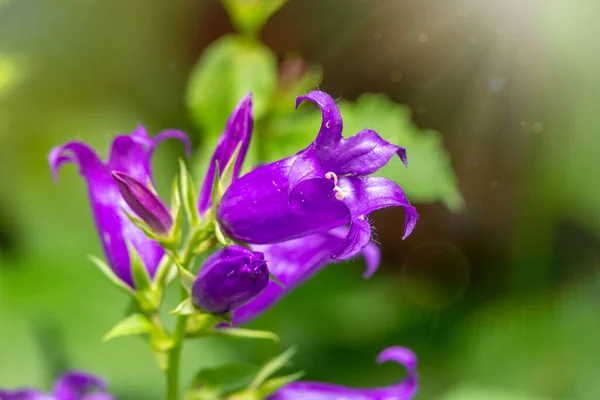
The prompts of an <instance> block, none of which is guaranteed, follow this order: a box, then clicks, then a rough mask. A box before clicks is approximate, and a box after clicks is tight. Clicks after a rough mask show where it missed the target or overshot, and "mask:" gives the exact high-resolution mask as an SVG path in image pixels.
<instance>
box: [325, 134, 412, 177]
mask: <svg viewBox="0 0 600 400" xmlns="http://www.w3.org/2000/svg"><path fill="white" fill-rule="evenodd" d="M396 154H397V155H398V157H400V159H401V160H402V162H403V163H404V165H406V166H408V160H407V158H406V150H405V149H404V148H403V147H399V146H396V145H393V144H391V143H388V142H386V141H385V140H383V139H382V138H381V136H379V134H378V133H377V132H375V131H372V130H369V129H365V130H364V131H361V132H359V133H357V134H356V135H354V136H352V137H350V138H348V139H342V140H340V141H339V143H337V144H336V145H335V146H334V147H332V148H331V149H328V150H327V151H322V152H319V156H320V159H321V163H322V167H323V169H324V170H327V171H334V172H335V173H337V174H338V175H357V176H364V175H370V174H372V173H374V172H376V171H378V170H380V169H381V168H383V166H385V164H387V162H388V161H389V160H390V158H392V157H393V156H394V155H396Z"/></svg>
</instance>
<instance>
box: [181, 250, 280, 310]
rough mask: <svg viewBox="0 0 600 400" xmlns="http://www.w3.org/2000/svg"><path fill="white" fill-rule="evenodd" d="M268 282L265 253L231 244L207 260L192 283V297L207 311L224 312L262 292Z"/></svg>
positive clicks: (194, 301) (198, 305)
mask: <svg viewBox="0 0 600 400" xmlns="http://www.w3.org/2000/svg"><path fill="white" fill-rule="evenodd" d="M268 283H269V270H268V269H267V262H266V261H265V259H264V256H263V254H262V253H259V252H256V251H251V250H248V249H247V248H245V247H242V246H238V245H231V246H228V247H225V248H224V249H221V250H219V251H217V252H215V253H214V254H213V255H211V256H210V257H209V258H208V259H207V260H206V262H205V263H204V266H203V267H202V269H201V270H200V272H199V273H198V276H197V277H196V280H195V281H194V285H193V286H192V301H193V303H194V305H195V306H196V307H199V308H201V309H202V310H204V311H206V312H209V313H213V314H222V313H226V312H229V311H231V310H234V309H236V308H237V307H240V306H242V305H244V304H246V303H247V302H249V301H250V300H252V299H253V298H255V297H256V296H258V295H259V294H260V292H262V291H263V290H264V289H265V288H266V287H267V284H268Z"/></svg>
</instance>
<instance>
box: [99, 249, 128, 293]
mask: <svg viewBox="0 0 600 400" xmlns="http://www.w3.org/2000/svg"><path fill="white" fill-rule="evenodd" d="M88 259H89V260H90V261H91V262H92V263H94V265H96V266H97V267H98V269H99V270H100V271H102V273H103V274H104V276H106V277H107V278H108V280H110V281H111V282H112V283H114V284H115V285H116V286H117V287H118V288H119V289H122V290H124V291H125V292H126V293H127V294H129V295H131V296H136V294H137V293H136V292H135V291H134V290H133V289H132V288H131V287H130V286H129V285H128V284H126V283H125V282H123V281H122V280H121V279H120V278H119V277H118V276H117V275H116V274H115V273H114V272H113V270H112V269H111V268H110V266H109V265H108V264H107V263H105V262H104V261H103V260H101V259H99V258H98V257H96V256H92V255H89V256H88Z"/></svg>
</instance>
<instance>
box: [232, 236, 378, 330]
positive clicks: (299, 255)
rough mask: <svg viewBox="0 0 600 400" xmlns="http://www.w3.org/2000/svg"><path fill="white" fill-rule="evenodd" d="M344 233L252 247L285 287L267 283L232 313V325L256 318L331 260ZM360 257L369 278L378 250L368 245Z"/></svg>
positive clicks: (376, 261)
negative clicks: (363, 259) (260, 290)
mask: <svg viewBox="0 0 600 400" xmlns="http://www.w3.org/2000/svg"><path fill="white" fill-rule="evenodd" d="M347 234H348V228H346V227H343V226H342V227H339V228H335V229H333V230H331V231H329V232H320V233H313V234H312V235H309V236H304V237H302V238H299V239H292V240H288V241H287V242H282V243H275V244H268V245H253V246H252V249H253V250H256V251H260V252H262V253H263V254H264V255H265V259H267V260H268V262H269V271H270V272H271V274H273V275H274V276H275V277H277V279H278V280H279V281H281V283H283V285H284V287H281V286H279V285H278V284H277V283H275V282H274V281H269V283H268V285H267V288H266V289H265V290H264V291H263V292H262V293H260V294H259V295H258V296H257V297H256V298H255V299H254V300H252V301H250V302H249V303H248V304H246V305H243V306H241V307H240V308H238V309H237V310H235V311H234V313H233V318H232V323H233V324H234V325H240V324H243V323H245V322H247V321H249V320H251V319H253V318H255V317H256V316H258V315H259V314H261V313H262V312H264V311H266V310H267V309H268V308H269V307H271V306H272V305H273V304H275V303H276V302H277V301H278V300H279V299H281V298H282V297H283V296H285V295H286V294H287V293H288V292H289V291H291V290H293V289H294V288H296V287H297V286H299V285H301V284H302V283H304V282H305V281H306V280H308V279H309V278H310V277H312V276H313V275H315V274H316V273H317V272H319V271H320V270H321V269H323V267H325V266H326V265H327V264H329V263H331V262H332V261H334V260H332V259H331V257H330V256H331V253H332V252H333V251H335V250H337V249H338V248H339V247H340V246H341V245H342V244H343V242H344V238H345V237H346V236H347ZM362 254H363V256H364V258H365V262H366V264H367V270H366V271H365V273H364V274H363V277H364V278H369V277H370V276H371V275H373V273H375V271H376V270H377V267H378V266H379V260H380V252H379V248H378V247H377V245H376V244H375V243H369V244H368V245H367V246H366V247H365V248H363V249H362ZM334 262H335V261H334Z"/></svg>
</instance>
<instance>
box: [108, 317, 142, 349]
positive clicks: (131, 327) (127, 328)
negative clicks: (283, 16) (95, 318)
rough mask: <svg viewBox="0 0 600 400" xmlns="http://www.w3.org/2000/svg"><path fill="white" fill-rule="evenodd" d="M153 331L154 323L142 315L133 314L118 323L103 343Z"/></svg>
mask: <svg viewBox="0 0 600 400" xmlns="http://www.w3.org/2000/svg"><path fill="white" fill-rule="evenodd" d="M152 329H153V325H152V323H151V322H150V321H149V320H148V318H146V316H145V315H142V314H132V315H130V316H129V317H127V318H125V319H123V320H121V321H120V322H118V323H117V324H116V325H115V326H114V327H113V328H112V329H111V330H110V331H108V332H107V333H106V334H105V335H104V337H103V338H102V340H103V341H105V342H107V341H109V340H111V339H114V338H116V337H121V336H131V335H142V334H145V333H150V332H151V331H152Z"/></svg>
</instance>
